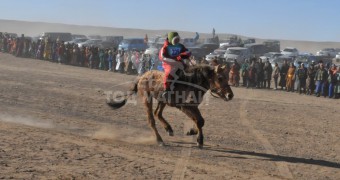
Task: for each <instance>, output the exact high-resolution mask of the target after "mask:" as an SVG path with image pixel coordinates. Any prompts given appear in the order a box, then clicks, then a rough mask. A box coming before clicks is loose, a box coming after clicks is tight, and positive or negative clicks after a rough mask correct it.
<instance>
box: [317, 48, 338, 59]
mask: <svg viewBox="0 0 340 180" xmlns="http://www.w3.org/2000/svg"><path fill="white" fill-rule="evenodd" d="M316 55H317V56H327V57H335V56H336V51H335V49H334V48H325V49H322V50H320V51H318V52H316Z"/></svg>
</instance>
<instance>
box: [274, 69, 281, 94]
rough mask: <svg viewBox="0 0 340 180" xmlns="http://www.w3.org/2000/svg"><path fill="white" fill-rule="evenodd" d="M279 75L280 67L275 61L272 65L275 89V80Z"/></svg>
mask: <svg viewBox="0 0 340 180" xmlns="http://www.w3.org/2000/svg"><path fill="white" fill-rule="evenodd" d="M279 75H280V68H279V64H277V63H275V66H274V70H273V79H274V86H275V87H274V89H275V90H277V82H278V79H279Z"/></svg>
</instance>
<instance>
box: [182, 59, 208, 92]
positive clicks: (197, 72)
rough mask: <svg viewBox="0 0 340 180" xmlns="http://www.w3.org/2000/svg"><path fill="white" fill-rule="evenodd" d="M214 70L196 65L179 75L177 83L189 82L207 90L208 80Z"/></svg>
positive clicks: (203, 65)
mask: <svg viewBox="0 0 340 180" xmlns="http://www.w3.org/2000/svg"><path fill="white" fill-rule="evenodd" d="M213 73H214V69H213V68H212V67H211V66H209V65H205V64H202V65H196V66H192V67H189V68H188V69H187V70H186V71H185V72H183V71H181V72H180V73H179V78H178V81H184V82H189V83H192V84H196V85H199V86H202V87H205V88H207V89H208V88H209V86H210V83H209V79H210V78H211V77H212V76H213Z"/></svg>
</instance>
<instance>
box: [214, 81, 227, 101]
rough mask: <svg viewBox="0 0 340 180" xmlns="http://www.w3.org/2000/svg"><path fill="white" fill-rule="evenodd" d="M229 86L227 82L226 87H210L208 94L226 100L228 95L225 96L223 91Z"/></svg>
mask: <svg viewBox="0 0 340 180" xmlns="http://www.w3.org/2000/svg"><path fill="white" fill-rule="evenodd" d="M228 87H229V88H230V86H229V84H228V85H227V87H226V88H211V89H210V94H211V96H212V97H214V98H222V99H224V100H228V97H226V96H225V95H224V94H223V92H226V91H227V88H228Z"/></svg>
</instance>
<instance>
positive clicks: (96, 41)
mask: <svg viewBox="0 0 340 180" xmlns="http://www.w3.org/2000/svg"><path fill="white" fill-rule="evenodd" d="M101 42H102V40H101V39H89V40H87V41H85V42H81V43H78V47H83V46H88V47H89V46H96V47H98V46H99V44H100V43H101Z"/></svg>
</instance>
